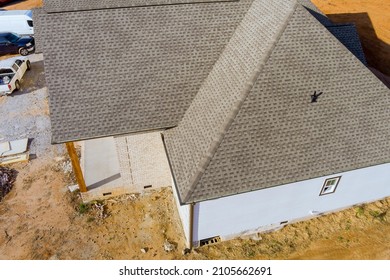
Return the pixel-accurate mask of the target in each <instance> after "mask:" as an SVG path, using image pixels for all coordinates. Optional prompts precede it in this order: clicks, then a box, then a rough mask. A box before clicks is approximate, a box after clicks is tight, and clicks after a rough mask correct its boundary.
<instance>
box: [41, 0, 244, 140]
mask: <svg viewBox="0 0 390 280" xmlns="http://www.w3.org/2000/svg"><path fill="white" fill-rule="evenodd" d="M250 3H251V0H242V1H240V2H224V3H206V4H188V5H166V6H148V7H138V8H122V9H104V10H94V11H82V12H71V13H54V14H44V15H40V19H39V20H40V24H39V25H40V26H42V28H41V31H40V34H39V35H40V40H41V42H40V43H39V45H40V47H41V48H42V50H43V53H44V58H45V72H46V81H47V84H48V89H49V99H50V100H49V101H50V119H51V124H52V142H53V143H61V142H66V141H73V140H81V139H87V138H94V137H103V136H109V135H117V134H126V133H130V132H135V131H145V130H154V129H158V128H166V127H172V126H176V125H177V124H178V123H179V121H180V120H181V118H182V117H183V115H184V113H185V111H186V109H187V108H188V107H189V105H190V103H191V102H192V99H193V98H194V96H195V95H196V93H197V92H198V90H199V87H200V85H201V83H202V82H203V80H204V79H205V78H206V77H207V74H208V73H209V72H210V70H211V68H212V66H213V65H214V63H215V61H216V60H217V59H218V57H219V55H220V53H221V52H222V50H223V48H224V47H225V45H226V43H227V42H228V40H229V38H230V37H231V36H232V34H233V32H234V30H235V28H236V26H237V25H238V24H239V22H240V21H241V19H242V17H243V16H244V14H245V13H246V11H247V9H248V7H249V5H250ZM45 27H48V28H45ZM58 34H61V35H60V36H59V35H58Z"/></svg>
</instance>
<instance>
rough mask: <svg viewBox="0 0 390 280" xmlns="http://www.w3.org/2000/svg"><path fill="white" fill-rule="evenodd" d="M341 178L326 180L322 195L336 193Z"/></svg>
mask: <svg viewBox="0 0 390 280" xmlns="http://www.w3.org/2000/svg"><path fill="white" fill-rule="evenodd" d="M340 179H341V176H339V177H334V178H330V179H326V180H325V183H324V185H323V186H322V190H321V192H320V195H324V194H330V193H334V192H335V191H336V188H337V185H338V184H339V182H340Z"/></svg>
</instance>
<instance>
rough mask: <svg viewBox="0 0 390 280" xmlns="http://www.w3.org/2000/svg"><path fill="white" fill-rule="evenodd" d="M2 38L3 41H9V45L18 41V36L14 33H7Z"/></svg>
mask: <svg viewBox="0 0 390 280" xmlns="http://www.w3.org/2000/svg"><path fill="white" fill-rule="evenodd" d="M4 37H5V39H7V40H8V41H10V42H11V43H15V42H16V41H17V40H19V36H18V35H16V34H15V33H8V34H7V35H5V36H4Z"/></svg>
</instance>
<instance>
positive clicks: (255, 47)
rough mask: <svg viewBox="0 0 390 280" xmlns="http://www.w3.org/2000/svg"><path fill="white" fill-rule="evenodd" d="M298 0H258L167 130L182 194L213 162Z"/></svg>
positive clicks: (187, 195) (183, 195) (187, 193)
mask: <svg viewBox="0 0 390 280" xmlns="http://www.w3.org/2000/svg"><path fill="white" fill-rule="evenodd" d="M295 4H296V2H295V1H293V0H290V1H274V2H272V1H268V0H256V1H254V2H253V4H252V6H251V7H250V8H249V10H248V13H247V14H246V15H245V17H244V19H243V20H242V22H241V23H240V25H239V26H238V28H237V30H236V32H235V34H234V35H233V36H232V38H231V39H230V41H229V43H228V44H227V46H226V48H225V50H224V51H223V53H222V54H221V56H220V58H219V60H218V61H217V62H216V64H215V65H214V67H213V69H212V71H211V72H210V74H209V76H208V77H207V79H206V80H205V81H204V83H203V85H202V87H201V88H200V90H199V92H198V94H197V95H196V97H195V98H194V100H193V102H192V103H191V106H190V107H189V109H188V110H187V112H186V114H185V116H184V118H183V120H182V121H181V122H180V125H179V126H178V127H177V128H175V129H172V130H171V131H169V132H167V133H166V145H167V147H168V151H169V153H170V158H171V163H172V165H173V168H174V173H175V178H176V180H177V182H178V184H179V185H180V196H181V198H182V200H184V201H186V200H188V199H190V197H191V192H193V191H194V190H193V189H192V187H193V186H197V180H199V178H200V176H202V173H203V171H204V168H206V167H207V164H208V162H209V160H210V158H211V157H212V156H213V155H214V153H215V149H216V148H217V145H218V144H219V143H220V141H221V138H223V136H224V133H225V130H226V128H227V127H228V126H229V125H230V122H231V120H232V119H233V118H234V116H235V114H236V113H237V112H236V110H237V109H239V106H240V104H241V102H242V101H243V100H244V99H245V97H246V95H247V94H248V93H249V89H250V88H251V84H252V83H253V82H254V79H255V78H256V76H257V75H258V73H259V71H260V70H261V68H262V67H263V65H264V63H265V61H266V59H267V57H268V55H269V54H270V51H271V50H272V48H273V45H274V43H275V41H276V40H277V38H278V36H280V34H281V32H282V31H283V29H284V28H285V22H286V21H287V18H288V17H289V16H290V15H291V14H292V12H293V11H294V8H295Z"/></svg>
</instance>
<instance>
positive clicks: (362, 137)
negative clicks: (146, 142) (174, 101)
mask: <svg viewBox="0 0 390 280" xmlns="http://www.w3.org/2000/svg"><path fill="white" fill-rule="evenodd" d="M259 1H260V2H261V0H257V2H259ZM255 2H256V1H255ZM282 18H283V20H286V21H287V26H286V27H285V29H284V31H283V34H282V35H281V36H280V37H279V38H278V40H277V41H275V42H274V44H273V47H272V53H271V54H270V56H269V57H268V59H267V61H266V63H265V65H264V66H263V67H262V68H261V70H260V71H259V72H258V73H257V68H256V69H252V71H253V72H252V74H255V73H256V82H255V83H254V85H253V87H249V88H246V87H245V86H243V87H242V89H245V90H248V93H247V94H246V95H243V96H246V97H245V98H243V99H240V98H237V100H238V102H236V103H234V104H229V106H227V107H225V106H224V105H225V104H226V102H225V101H224V100H226V99H228V98H230V97H229V96H226V95H231V94H232V95H236V96H237V91H231V92H230V91H226V90H221V89H222V88H220V87H214V88H213V87H208V91H207V92H205V93H204V95H205V96H207V95H208V96H210V103H211V102H217V103H218V102H219V103H220V104H221V106H214V107H213V106H207V107H205V106H206V105H205V104H202V103H200V102H196V101H197V99H198V95H199V94H201V93H202V89H203V87H202V88H201V90H200V92H199V93H198V95H197V97H196V98H195V100H194V102H193V103H192V104H191V107H190V108H189V110H188V111H187V113H186V115H185V116H184V118H183V121H182V122H181V123H180V124H179V126H178V127H177V128H173V129H171V130H169V131H168V132H166V133H165V137H164V140H165V144H166V149H167V152H168V155H169V160H170V163H171V167H172V171H173V174H174V178H175V181H176V184H177V188H178V190H179V193H180V198H181V202H182V203H190V202H196V201H202V200H208V199H214V198H219V197H223V196H228V195H233V194H237V193H242V192H248V191H253V190H258V189H263V188H268V187H273V186H277V185H282V184H287V183H291V182H296V181H300V180H306V179H310V178H315V177H320V176H325V175H330V174H335V173H339V172H342V171H348V170H353V169H357V168H363V167H367V166H371V165H376V164H380V163H385V162H389V161H390V146H389V145H388V139H389V137H390V111H389V108H390V92H389V90H388V89H387V88H386V87H385V86H384V85H383V84H382V83H381V82H380V81H379V80H378V79H377V78H376V77H375V76H374V75H373V74H372V73H371V72H370V71H369V70H368V69H367V68H366V67H365V66H364V65H363V64H362V63H360V61H358V60H357V59H356V58H355V56H353V55H352V54H351V53H350V52H349V51H348V50H347V49H346V48H345V47H344V46H343V45H342V44H341V43H340V42H339V41H337V40H336V39H335V38H334V37H333V36H332V35H331V34H330V33H329V32H328V31H327V30H326V28H325V27H324V26H322V25H321V24H319V22H318V21H316V20H315V19H314V18H313V16H312V15H311V14H310V13H308V11H307V10H305V9H304V8H302V7H301V6H299V5H298V7H297V8H296V10H295V12H294V14H293V16H292V17H282ZM244 20H245V19H244ZM256 24H260V25H261V24H262V22H261V21H260V22H258V21H257V22H256ZM235 35H236V34H235ZM233 37H234V36H233ZM241 43H242V44H244V45H246V43H245V41H241ZM238 48H239V49H241V48H240V47H238ZM241 54H243V55H244V56H246V55H249V53H241ZM221 59H222V60H223V54H222V55H221V58H220V60H221ZM257 62H258V63H259V62H260V63H263V61H261V60H260V61H257ZM219 63H220V61H218V62H217V63H216V65H218V64H219ZM241 67H244V65H240V63H237V64H234V65H233V66H232V68H234V69H240V68H241ZM229 71H233V70H231V68H228V67H227V68H226V69H225V70H224V73H225V75H227V73H229ZM240 71H241V70H240ZM212 73H213V72H211V74H210V75H209V78H210V76H211V75H212ZM240 77H242V76H241V75H240ZM207 81H208V80H206V83H205V84H207ZM248 82H249V83H250V84H251V81H250V80H248ZM314 91H317V92H323V94H322V95H321V96H320V97H319V99H318V102H316V103H311V95H312V94H313V93H314ZM241 96H242V95H241ZM211 97H212V98H211ZM214 100H216V101H214ZM203 108H204V109H203ZM220 111H224V112H231V113H234V114H233V115H232V114H228V113H225V114H222V115H223V116H222V117H221V118H222V119H221V120H219V121H217V119H218V118H220V117H219V116H221V112H220ZM191 119H192V120H194V121H193V123H192V122H191V121H189V120H191ZM194 123H197V124H200V125H196V128H195V130H197V132H196V133H194V132H193V130H194V126H195V124H194ZM210 123H211V124H212V125H210ZM226 124H228V125H226ZM191 136H192V137H194V139H192V138H191Z"/></svg>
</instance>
